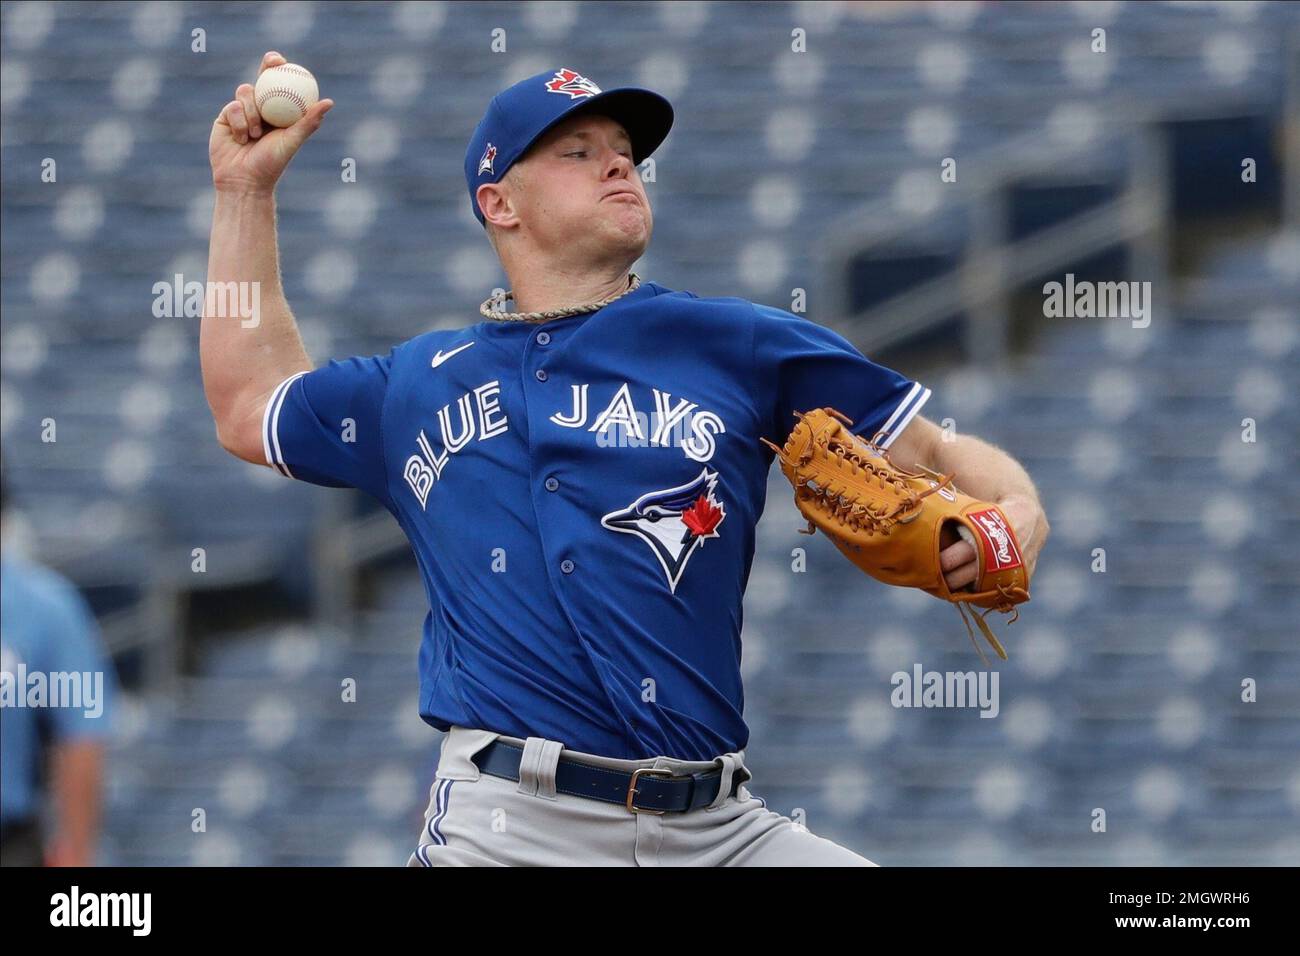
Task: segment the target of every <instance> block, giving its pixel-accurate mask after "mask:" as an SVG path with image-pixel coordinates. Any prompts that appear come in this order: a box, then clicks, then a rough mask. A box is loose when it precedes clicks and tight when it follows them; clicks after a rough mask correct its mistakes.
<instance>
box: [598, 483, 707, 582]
mask: <svg viewBox="0 0 1300 956" xmlns="http://www.w3.org/2000/svg"><path fill="white" fill-rule="evenodd" d="M717 483H718V473H717V472H716V471H712V470H711V469H709V468H705V469H704V470H702V471H701V472H700V473H699V475H698V476H697V477H696V478H695V479H694V480H692V481H689V482H687V483H686V484H684V485H678V486H677V487H676V488H665V489H663V490H661V491H648V492H646V493H645V494H643V495H642V496H641V497H640V498H638V499H636V501H634V502H632V503H631V504H630V505H628V506H627V507H626V508H622V509H620V510H618V511H611V512H610V513H609V514H607V515H605V516H604V517H603V518H601V519H600V524H601V526H602V527H604V528H608V529H609V530H610V531H619V532H622V533H623V534H635V535H638V536H639V537H640V538H641V540H642V541H644V542H645V543H646V544H648V545H649V546H650V550H651V551H652V552H654V556H655V557H656V558H657V559H658V560H659V565H660V567H662V568H663V569H664V574H665V575H667V577H668V590H669V591H671V592H673V593H674V594H675V593H676V592H677V582H678V581H680V580H681V577H682V573H683V572H684V571H685V570H686V562H687V561H689V560H690V559H691V555H693V554H694V553H695V552H696V551H697V550H699V548H700V547H701V546H703V544H704V542H705V540H706V539H708V538H716V537H718V525H720V524H722V519H723V518H725V517H726V516H727V512H726V508H725V507H724V505H723V504H722V502H720V501H718V499H717V498H715V497H714V495H713V491H714V488H715V487H716V486H717Z"/></svg>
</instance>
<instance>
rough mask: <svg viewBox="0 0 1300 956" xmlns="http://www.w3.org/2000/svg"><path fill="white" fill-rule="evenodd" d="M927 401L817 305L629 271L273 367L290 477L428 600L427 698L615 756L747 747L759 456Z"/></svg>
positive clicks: (760, 497)
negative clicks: (594, 303)
mask: <svg viewBox="0 0 1300 956" xmlns="http://www.w3.org/2000/svg"><path fill="white" fill-rule="evenodd" d="M928 397H929V391H928V390H927V389H925V388H923V387H921V386H920V385H919V384H917V383H915V382H913V381H910V380H909V379H907V378H905V377H903V376H902V375H899V374H898V373H897V372H894V371H891V370H889V369H887V368H883V367H881V366H879V365H876V364H874V363H872V362H870V361H868V360H867V359H866V358H865V357H863V355H862V354H861V353H860V352H859V351H858V350H857V349H855V348H854V347H853V346H852V345H851V344H849V342H847V341H846V340H845V339H844V338H842V337H841V336H839V335H837V334H835V333H834V332H832V331H830V330H828V329H826V328H824V327H822V326H819V325H817V324H816V323H814V322H811V321H809V320H807V319H804V318H800V317H798V316H795V315H792V314H790V313H788V312H783V311H780V310H778V309H773V308H769V307H767V306H762V305H757V304H754V303H751V302H748V301H745V300H744V299H738V298H717V299H701V298H699V297H697V296H695V295H693V294H691V293H689V292H673V291H672V290H669V289H666V288H664V287H663V286H660V285H657V284H655V283H652V282H647V283H643V284H642V285H641V286H640V287H639V288H638V289H636V290H635V291H633V292H631V293H629V294H627V295H625V296H623V297H622V298H620V299H618V300H616V301H615V302H613V303H612V304H610V305H607V306H605V307H604V308H602V309H600V310H599V311H597V312H593V313H588V314H585V315H578V316H573V317H570V318H564V319H555V320H551V321H547V322H544V323H540V324H538V323H525V322H509V321H485V322H480V323H479V324H477V325H474V326H470V327H468V328H464V329H456V330H438V331H433V332H428V333H426V334H424V335H420V336H417V337H416V338H413V339H410V340H409V341H407V342H404V343H402V344H401V345H398V346H397V347H395V348H394V349H393V350H392V351H391V352H389V353H388V354H387V355H380V356H374V357H370V358H350V359H347V360H346V361H341V362H340V361H331V362H330V363H329V364H328V365H326V366H324V367H322V368H318V369H316V370H314V371H311V372H305V373H300V374H298V375H295V376H293V377H291V378H290V379H288V380H286V381H285V382H284V383H282V384H281V385H280V387H279V388H277V389H276V390H275V392H274V393H273V394H272V397H271V399H270V401H269V402H268V404H267V408H266V412H265V415H264V429H263V433H264V439H265V452H266V456H267V461H268V462H269V463H270V464H271V465H272V466H273V467H275V468H276V469H277V470H279V471H280V472H281V473H283V474H284V475H286V476H289V477H293V478H298V479H301V480H305V481H309V482H313V483H315V484H322V485H329V486H336V487H337V486H352V487H356V488H360V489H362V490H363V491H365V492H367V493H368V494H370V495H372V496H374V497H375V498H376V499H378V500H379V501H380V502H381V503H382V504H383V505H384V507H386V508H387V509H388V510H389V511H390V512H391V513H392V514H393V516H394V517H395V518H396V519H397V521H398V522H399V524H400V525H401V527H402V529H403V531H405V533H406V536H407V537H408V538H409V539H410V542H411V546H412V549H413V550H414V553H415V558H416V561H417V562H418V564H419V567H420V572H421V574H422V576H423V579H424V585H425V590H426V592H427V594H428V598H429V606H430V607H431V608H432V610H431V611H430V612H429V614H428V616H427V618H426V619H425V622H424V637H423V643H422V645H421V648H420V658H419V666H420V712H421V716H422V717H423V718H424V719H425V720H426V721H427V722H428V723H430V724H432V725H433V726H435V727H437V728H439V729H442V730H446V729H448V728H449V727H450V726H451V725H453V724H456V725H460V726H464V727H473V728H482V729H486V730H492V731H495V732H498V733H503V734H508V735H511V736H514V737H521V738H524V737H530V736H538V737H546V738H548V739H551V740H560V741H562V742H563V743H564V745H565V746H566V747H568V748H570V749H572V750H579V751H584V752H587V753H595V754H602V755H605V756H608V757H617V758H625V759H641V758H645V757H651V756H660V755H663V756H670V757H677V758H679V759H685V760H710V759H712V758H713V757H715V756H717V755H718V754H721V753H727V752H732V751H737V750H740V749H742V748H743V747H744V746H745V745H746V742H747V740H748V736H749V735H748V730H747V728H746V726H745V722H744V719H743V717H742V714H743V710H744V691H743V688H742V687H741V680H740V652H741V644H740V633H741V619H742V618H741V599H742V597H743V595H744V591H745V583H746V580H747V579H748V576H749V570H750V564H751V561H752V559H753V554H754V532H755V526H756V524H757V522H758V519H759V516H760V515H761V514H762V511H763V504H764V498H765V494H766V490H767V476H768V471H769V469H770V466H771V464H772V460H773V455H772V453H771V451H770V450H769V449H767V448H766V446H764V445H763V444H762V443H761V442H760V441H759V438H760V437H765V438H768V439H769V440H771V441H774V442H776V443H778V444H780V443H782V442H783V441H784V440H785V437H786V435H788V433H789V431H790V428H791V426H792V425H793V424H794V417H793V412H794V411H795V410H799V411H804V410H807V409H810V408H815V407H821V406H825V405H830V406H833V407H835V408H838V409H839V410H840V411H842V412H844V413H845V414H846V415H848V416H850V417H852V419H853V421H854V426H853V427H854V430H855V431H856V432H858V433H860V434H863V435H866V436H868V437H871V436H872V435H875V434H876V433H877V432H881V431H883V432H885V433H886V437H884V438H883V439H882V444H886V445H887V444H888V443H889V442H890V441H892V439H893V437H894V436H896V435H897V434H898V432H899V431H901V430H902V429H903V428H904V427H905V426H906V425H907V423H908V422H909V421H910V420H911V419H912V417H913V416H914V415H915V414H916V413H917V411H918V410H919V409H920V408H921V406H922V405H923V404H924V403H925V400H926V399H927V398H928Z"/></svg>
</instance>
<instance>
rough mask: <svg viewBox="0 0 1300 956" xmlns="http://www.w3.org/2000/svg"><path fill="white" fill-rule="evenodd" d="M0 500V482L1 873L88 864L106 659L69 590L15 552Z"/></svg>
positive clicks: (105, 726)
mask: <svg viewBox="0 0 1300 956" xmlns="http://www.w3.org/2000/svg"><path fill="white" fill-rule="evenodd" d="M7 499H8V495H7V494H6V493H5V489H4V482H3V479H0V539H3V540H4V545H3V550H2V551H0V865H3V866H40V865H42V864H49V865H53V866H87V865H90V864H92V863H93V862H94V859H95V849H96V844H97V842H98V839H99V821H100V801H101V784H102V778H103V763H104V744H105V741H106V738H107V735H108V732H109V715H110V713H111V707H110V702H111V698H112V696H113V694H114V692H115V683H116V682H115V675H114V672H113V669H112V661H111V659H110V658H109V656H108V655H107V653H106V652H105V650H104V646H103V643H102V641H101V638H100V634H99V629H98V627H97V626H96V623H95V618H94V615H93V614H92V613H91V610H90V607H89V606H88V605H87V603H86V601H85V599H84V598H83V597H82V596H81V594H80V592H79V591H78V590H77V589H76V587H75V586H74V585H73V584H72V583H71V582H70V581H68V580H67V579H66V578H64V577H62V576H61V575H59V574H58V573H56V572H55V571H52V570H50V569H48V568H45V567H42V566H40V565H38V564H35V563H33V562H32V561H30V560H28V559H27V558H25V557H22V556H20V555H19V554H16V553H15V552H16V550H17V549H16V548H15V547H13V541H12V539H11V537H10V536H9V535H7V534H6V533H5V532H6V531H9V530H12V529H11V527H6V526H7V525H12V522H11V520H10V518H11V516H10V515H9V511H8V508H9V505H10V502H9V501H8V500H7Z"/></svg>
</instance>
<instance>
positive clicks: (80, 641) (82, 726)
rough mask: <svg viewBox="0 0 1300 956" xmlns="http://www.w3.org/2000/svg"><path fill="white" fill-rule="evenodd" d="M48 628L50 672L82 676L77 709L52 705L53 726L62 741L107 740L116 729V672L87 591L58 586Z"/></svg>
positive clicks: (47, 618) (54, 589)
mask: <svg viewBox="0 0 1300 956" xmlns="http://www.w3.org/2000/svg"><path fill="white" fill-rule="evenodd" d="M42 626H43V627H44V628H45V629H46V631H47V633H48V638H47V642H46V653H47V655H48V662H47V666H46V669H47V670H48V671H49V672H50V673H57V674H67V675H76V677H77V680H79V681H80V685H81V686H80V696H79V698H78V699H77V700H76V702H75V704H73V705H67V704H65V705H61V706H58V707H50V708H49V712H48V714H47V717H48V718H49V723H48V726H49V728H50V729H51V731H52V732H53V735H54V737H55V738H56V739H58V740H64V741H68V740H84V739H91V738H103V737H106V736H107V735H108V734H109V732H110V730H111V726H112V725H111V722H110V716H111V714H112V711H113V707H112V701H113V698H114V697H115V696H116V693H117V679H116V672H115V671H114V669H113V663H112V660H111V659H110V658H109V656H108V654H107V652H106V651H105V649H104V644H103V640H102V637H101V635H100V631H99V625H98V624H97V623H96V622H95V615H94V613H93V612H92V611H91V610H90V606H89V605H88V604H87V603H86V600H85V598H83V597H82V596H81V593H80V592H79V591H78V590H77V589H76V588H75V587H73V586H72V584H70V583H68V582H64V581H62V580H60V581H58V582H57V583H55V584H54V585H53V586H52V587H51V590H50V593H49V595H48V600H47V601H46V602H45V608H44V619H43V621H42Z"/></svg>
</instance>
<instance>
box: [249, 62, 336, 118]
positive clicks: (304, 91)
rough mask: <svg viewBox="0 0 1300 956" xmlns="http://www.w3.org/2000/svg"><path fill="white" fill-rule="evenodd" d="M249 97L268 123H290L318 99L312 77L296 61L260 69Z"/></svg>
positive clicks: (305, 112) (302, 114) (301, 115)
mask: <svg viewBox="0 0 1300 956" xmlns="http://www.w3.org/2000/svg"><path fill="white" fill-rule="evenodd" d="M253 99H254V101H255V102H256V103H257V111H258V112H259V113H260V114H261V115H262V120H263V121H264V122H266V123H268V124H270V125H271V126H292V125H293V124H294V123H296V122H298V120H300V119H302V118H303V117H304V116H306V115H307V111H308V110H309V109H311V108H312V107H313V106H315V105H316V101H317V100H318V99H320V90H319V89H318V88H317V86H316V77H314V76H312V75H311V71H310V70H308V69H307V68H306V67H302V66H299V65H298V64H297V63H282V64H281V65H280V66H273V67H271V68H270V69H269V70H263V71H262V75H261V76H259V77H258V78H257V86H256V87H255V88H254V90H253Z"/></svg>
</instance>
